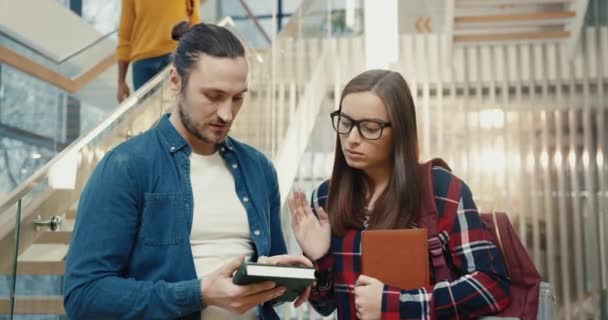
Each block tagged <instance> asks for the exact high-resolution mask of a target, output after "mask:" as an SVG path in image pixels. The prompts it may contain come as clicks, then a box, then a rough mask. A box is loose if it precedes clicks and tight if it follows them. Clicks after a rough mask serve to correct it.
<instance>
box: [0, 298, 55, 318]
mask: <svg viewBox="0 0 608 320" xmlns="http://www.w3.org/2000/svg"><path fill="white" fill-rule="evenodd" d="M9 302H10V300H9V299H8V298H7V297H2V298H0V314H7V313H8V305H9ZM13 311H14V313H15V314H53V315H64V314H65V310H64V309H63V297H62V296H44V297H41V296H16V297H15V306H14V310H13Z"/></svg>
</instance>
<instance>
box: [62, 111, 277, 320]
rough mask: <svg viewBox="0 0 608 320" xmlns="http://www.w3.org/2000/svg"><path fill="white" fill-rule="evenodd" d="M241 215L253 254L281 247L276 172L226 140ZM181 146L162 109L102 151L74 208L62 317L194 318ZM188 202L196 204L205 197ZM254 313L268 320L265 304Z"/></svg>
mask: <svg viewBox="0 0 608 320" xmlns="http://www.w3.org/2000/svg"><path fill="white" fill-rule="evenodd" d="M218 152H220V154H221V156H222V157H223V159H224V161H225V162H226V165H227V167H228V168H229V170H230V171H231V172H232V173H233V176H234V182H235V190H236V194H237V196H238V197H239V198H240V200H241V203H242V204H243V206H244V207H245V209H246V211H247V216H248V218H249V226H250V232H251V233H250V234H251V238H252V240H253V244H254V247H255V255H256V256H255V257H253V258H254V259H257V257H259V256H272V255H277V254H284V253H286V247H285V241H284V239H283V234H282V231H281V222H280V200H279V199H280V196H279V187H278V182H277V176H276V171H275V169H274V167H273V166H272V164H271V163H270V161H269V160H268V159H267V158H266V157H265V156H264V155H263V154H262V153H260V152H259V151H257V150H255V149H253V148H251V147H250V146H247V145H245V144H242V143H239V142H237V141H235V140H234V139H231V138H226V139H225V140H224V142H223V143H222V144H221V145H220V148H219V151H218ZM190 153H191V148H190V146H189V145H188V144H187V142H186V141H185V140H184V138H183V137H182V136H181V135H180V134H179V133H178V132H177V130H176V129H175V128H174V127H173V125H172V124H171V123H170V122H169V116H168V115H165V116H163V117H162V119H161V120H160V122H159V124H158V125H156V126H155V127H154V128H152V129H150V130H148V131H146V132H145V133H143V134H141V135H139V136H137V137H135V138H133V139H130V140H128V141H126V142H124V143H122V144H121V145H119V146H118V147H116V148H115V149H113V150H112V151H110V152H108V154H106V155H105V157H104V158H103V159H102V160H101V162H100V163H99V164H98V165H97V168H96V169H95V171H94V172H93V174H92V176H91V177H90V179H89V181H88V183H87V185H86V187H85V189H84V191H83V192H82V195H81V197H80V201H79V204H78V216H77V218H76V226H75V228H74V232H73V234H72V240H71V243H70V250H69V252H68V255H67V261H66V272H65V290H64V292H65V297H64V304H65V310H66V312H67V315H68V316H69V318H70V319H87V320H89V319H176V318H184V319H200V312H199V311H200V310H201V308H202V307H203V301H202V299H201V288H200V281H199V280H197V279H196V271H195V268H194V261H193V258H192V252H191V248H190V229H191V227H192V207H193V205H192V204H193V199H192V197H193V196H192V187H191V184H190V160H189V156H190ZM199 196H200V197H202V199H197V201H200V203H202V204H203V205H204V203H205V198H204V197H205V195H204V194H203V195H199ZM258 310H259V312H260V314H261V316H262V318H263V319H277V318H278V317H277V315H276V313H275V312H274V310H273V308H272V307H271V306H270V305H264V306H263V307H260V308H259V309H258Z"/></svg>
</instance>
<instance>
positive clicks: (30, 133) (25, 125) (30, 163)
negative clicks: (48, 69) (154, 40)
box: [0, 64, 109, 194]
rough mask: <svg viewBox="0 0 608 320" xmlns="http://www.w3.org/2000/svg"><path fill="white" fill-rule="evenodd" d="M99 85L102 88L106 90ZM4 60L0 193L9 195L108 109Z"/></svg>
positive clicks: (0, 69)
mask: <svg viewBox="0 0 608 320" xmlns="http://www.w3.org/2000/svg"><path fill="white" fill-rule="evenodd" d="M98 89H99V90H100V91H102V88H99V87H98ZM101 102H102V103H101V104H102V105H101V106H99V105H93V104H89V103H85V102H82V101H81V99H80V98H79V97H76V96H73V95H71V94H69V93H67V92H65V91H63V90H61V89H58V88H56V87H54V86H52V85H50V84H48V83H46V82H44V81H41V80H39V79H37V78H34V77H31V76H29V75H27V74H25V73H23V72H21V71H18V70H16V69H14V68H12V67H10V66H7V65H3V64H0V132H1V133H2V134H1V135H0V136H1V138H0V168H4V169H5V170H0V172H1V173H0V194H1V193H6V192H8V191H10V190H12V189H13V188H15V187H16V186H17V185H18V184H20V183H21V182H23V181H24V180H25V179H26V178H27V177H29V176H30V175H31V174H32V173H33V172H34V171H35V170H36V169H38V168H39V167H41V166H42V165H44V164H45V163H46V162H48V161H49V160H50V159H51V158H52V157H53V156H55V155H56V154H57V153H58V152H59V151H61V150H63V149H64V148H65V147H66V146H67V145H69V144H70V143H71V142H72V141H73V140H75V139H76V138H78V136H80V134H81V133H83V132H87V131H88V130H90V129H91V128H92V127H93V126H95V125H96V124H98V123H99V122H100V121H101V120H102V119H103V117H104V116H105V115H106V114H107V113H108V112H109V109H107V108H104V107H105V106H104V105H103V104H104V103H103V101H101Z"/></svg>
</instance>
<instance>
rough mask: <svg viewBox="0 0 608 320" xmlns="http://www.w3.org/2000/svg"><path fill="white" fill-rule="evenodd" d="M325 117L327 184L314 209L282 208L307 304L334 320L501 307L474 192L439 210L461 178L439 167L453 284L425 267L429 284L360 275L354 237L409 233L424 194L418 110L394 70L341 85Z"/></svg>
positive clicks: (448, 314)
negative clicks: (311, 282) (308, 285)
mask: <svg viewBox="0 0 608 320" xmlns="http://www.w3.org/2000/svg"><path fill="white" fill-rule="evenodd" d="M331 119H332V124H333V127H334V130H335V131H336V132H337V143H336V152H335V161H334V168H333V173H332V176H331V179H330V180H329V181H326V182H324V183H322V184H321V185H320V186H319V187H318V188H317V189H316V190H315V191H314V194H313V199H312V207H313V208H311V206H309V205H308V204H307V203H306V199H305V198H304V195H303V194H302V193H298V192H296V193H294V196H293V197H292V198H291V199H290V202H289V206H290V209H291V215H292V228H293V231H294V234H295V236H296V239H297V241H298V243H299V245H300V247H301V248H302V249H303V251H304V254H305V255H306V256H307V257H309V258H310V259H311V260H313V261H314V262H315V267H316V269H317V274H318V278H317V282H316V286H315V287H313V289H312V293H311V296H310V299H309V301H310V302H311V304H312V305H313V307H314V308H315V309H316V310H317V311H318V312H320V313H321V314H324V315H328V314H330V313H332V312H333V311H334V310H336V309H337V310H338V319H380V318H383V319H469V318H477V317H479V316H483V315H488V314H493V313H496V312H499V311H500V310H502V309H503V308H505V307H506V306H507V305H508V304H509V279H508V276H507V273H506V270H505V266H504V263H503V261H502V259H501V257H500V254H499V252H498V250H497V248H496V246H495V245H494V243H493V242H492V241H491V236H490V232H489V230H487V229H486V228H485V227H484V225H483V223H482V222H481V218H480V216H479V213H478V212H477V209H476V206H475V203H474V202H473V198H472V195H471V191H470V190H469V188H468V186H467V185H466V184H464V183H462V187H461V192H460V194H459V195H458V196H457V198H456V199H458V201H457V202H458V205H449V206H445V205H444V204H445V203H446V202H447V201H450V199H447V198H446V195H445V193H446V192H447V186H448V185H449V183H450V181H452V180H453V179H458V178H457V177H455V176H453V175H452V174H451V173H450V172H449V171H447V170H444V169H442V168H439V167H433V168H432V180H433V188H432V189H433V190H434V192H433V193H434V195H433V197H434V199H435V202H436V206H437V208H438V209H440V210H438V211H439V214H438V219H437V220H438V232H439V239H440V242H441V247H442V249H443V254H444V257H445V259H446V263H447V265H448V267H449V269H450V272H451V273H452V281H450V280H449V279H437V278H438V277H437V270H433V267H431V270H430V271H431V272H430V274H431V285H429V286H427V287H423V288H416V289H413V290H412V289H410V290H404V289H401V288H395V287H391V286H388V285H385V284H383V283H382V282H380V281H379V280H377V279H374V278H371V277H368V276H365V275H363V274H360V270H361V261H360V257H361V252H360V239H361V232H362V231H363V230H365V229H404V228H416V227H417V226H419V224H418V222H419V221H418V218H419V217H420V211H419V210H420V207H421V201H422V199H424V197H425V196H430V195H425V194H423V192H424V190H423V189H422V188H421V173H420V172H421V170H420V163H419V155H418V137H417V128H416V113H415V106H414V102H413V99H412V95H411V93H410V90H409V88H408V85H407V83H406V81H405V79H403V77H402V76H401V75H400V74H399V73H396V72H392V71H387V70H371V71H367V72H364V73H362V74H360V75H358V76H357V77H355V78H354V79H352V80H351V81H350V82H349V83H348V84H347V85H346V87H345V88H344V91H343V92H342V96H341V98H340V107H339V109H338V110H337V111H335V112H333V113H331ZM454 203H455V202H454ZM314 208H318V210H314ZM446 208H453V210H449V209H446ZM326 212H327V213H326ZM430 265H432V264H430ZM404 272H407V270H404Z"/></svg>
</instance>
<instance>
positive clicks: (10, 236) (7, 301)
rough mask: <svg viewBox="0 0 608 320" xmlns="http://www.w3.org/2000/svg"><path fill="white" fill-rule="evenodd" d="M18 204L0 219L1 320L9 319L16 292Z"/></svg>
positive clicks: (8, 209)
mask: <svg viewBox="0 0 608 320" xmlns="http://www.w3.org/2000/svg"><path fill="white" fill-rule="evenodd" d="M17 209H18V203H15V204H13V205H12V206H10V207H9V208H7V209H6V213H7V215H5V216H3V217H0V250H1V251H0V252H1V254H2V259H1V260H0V320H5V319H7V320H8V319H9V315H10V314H11V310H12V308H13V306H12V304H11V296H13V293H14V292H15V291H14V290H15V285H16V284H15V283H14V281H15V267H16V260H17V256H16V251H15V249H16V248H15V243H16V242H15V235H14V230H16V229H15V227H16V221H17V219H16V218H17V216H18V212H17Z"/></svg>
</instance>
